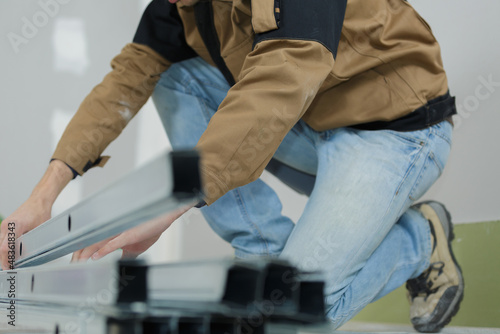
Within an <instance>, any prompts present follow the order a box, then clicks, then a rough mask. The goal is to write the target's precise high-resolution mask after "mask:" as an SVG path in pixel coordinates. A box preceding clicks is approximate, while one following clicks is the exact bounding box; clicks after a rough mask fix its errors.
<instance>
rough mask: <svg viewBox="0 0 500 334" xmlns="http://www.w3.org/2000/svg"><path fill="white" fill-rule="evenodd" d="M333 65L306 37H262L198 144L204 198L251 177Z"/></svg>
mask: <svg viewBox="0 0 500 334" xmlns="http://www.w3.org/2000/svg"><path fill="white" fill-rule="evenodd" d="M333 63H334V58H333V55H332V53H331V52H330V51H329V50H328V49H326V48H325V47H324V46H323V45H322V44H320V43H317V42H311V41H296V40H287V41H275V40H270V41H264V42H261V43H259V44H257V45H256V47H255V49H254V50H253V51H252V52H251V53H250V54H249V55H248V56H247V58H246V60H245V64H244V68H243V71H242V72H241V75H240V80H239V82H238V83H237V84H236V85H234V86H233V87H232V88H231V89H230V90H229V92H228V95H227V97H226V98H225V99H224V101H223V102H222V104H221V105H220V107H219V109H218V111H217V112H216V113H215V115H214V116H213V117H212V119H211V120H210V123H209V125H208V127H207V129H206V131H205V132H204V134H203V135H202V137H201V139H200V141H199V142H198V145H197V147H198V149H199V150H200V151H201V152H202V164H201V165H202V178H203V183H204V190H205V196H206V198H205V201H206V202H207V204H212V203H213V202H215V201H216V200H217V199H218V198H219V197H221V196H222V195H224V194H225V193H226V192H228V191H229V190H231V189H234V188H236V187H239V186H242V185H245V184H247V183H250V182H252V181H254V180H256V179H257V178H258V177H259V176H260V175H261V174H262V172H263V170H264V168H265V167H266V165H267V163H268V162H269V160H270V159H271V157H272V156H273V154H274V152H275V151H276V150H277V148H278V146H279V145H280V143H281V141H282V140H283V138H284V137H285V135H286V134H287V133H288V131H290V129H291V128H292V127H293V126H294V125H295V123H297V121H298V120H299V119H300V118H301V117H302V115H303V114H304V112H305V111H306V110H307V108H308V107H309V105H310V104H311V102H312V101H313V99H314V97H315V96H316V93H317V92H318V90H319V88H320V87H321V85H322V84H323V81H324V80H325V78H326V77H327V76H328V74H329V73H330V72H331V70H332V67H333Z"/></svg>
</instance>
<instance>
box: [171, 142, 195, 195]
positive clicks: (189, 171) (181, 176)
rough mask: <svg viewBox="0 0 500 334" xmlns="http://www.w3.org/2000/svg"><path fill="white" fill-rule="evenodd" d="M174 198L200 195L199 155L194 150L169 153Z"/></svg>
mask: <svg viewBox="0 0 500 334" xmlns="http://www.w3.org/2000/svg"><path fill="white" fill-rule="evenodd" d="M170 158H171V161H172V174H173V180H174V190H173V193H174V195H175V196H177V197H180V198H183V197H184V196H192V195H193V194H195V195H200V196H201V191H202V185H201V174H200V155H199V153H198V152H197V151H195V150H180V151H173V152H170Z"/></svg>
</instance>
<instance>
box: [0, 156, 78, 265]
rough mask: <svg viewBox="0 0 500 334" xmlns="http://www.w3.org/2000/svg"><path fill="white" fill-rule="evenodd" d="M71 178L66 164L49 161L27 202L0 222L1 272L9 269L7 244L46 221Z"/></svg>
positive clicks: (71, 174)
mask: <svg viewBox="0 0 500 334" xmlns="http://www.w3.org/2000/svg"><path fill="white" fill-rule="evenodd" d="M72 178H73V172H72V171H71V170H70V169H69V168H68V166H66V164H64V163H63V162H62V161H59V160H54V161H52V162H51V163H50V164H49V167H48V168H47V171H46V172H45V174H44V176H43V177H42V179H41V180H40V182H39V183H38V184H37V186H36V187H35V188H34V189H33V192H32V193H31V196H30V197H29V198H28V200H27V201H26V202H24V203H23V204H22V205H21V206H20V207H19V208H18V209H17V210H16V211H15V212H14V213H13V214H11V215H10V216H8V217H7V218H5V219H4V220H3V221H2V225H1V226H0V263H1V265H2V269H3V270H9V269H13V268H11V267H10V264H9V258H8V256H9V241H10V243H12V242H15V239H17V238H19V237H20V236H21V235H23V234H24V233H26V232H29V231H31V230H32V229H34V228H35V227H37V226H38V225H40V224H42V223H43V222H45V221H46V220H48V219H50V214H51V210H52V205H53V204H54V202H55V200H56V198H57V196H58V195H59V194H60V193H61V191H62V190H63V189H64V187H65V186H66V185H67V184H68V183H69V181H71V179H72ZM9 233H14V235H12V234H10V235H9ZM9 237H10V239H9ZM12 238H13V239H12Z"/></svg>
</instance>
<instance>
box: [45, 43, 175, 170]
mask: <svg viewBox="0 0 500 334" xmlns="http://www.w3.org/2000/svg"><path fill="white" fill-rule="evenodd" d="M168 66H169V62H168V61H167V60H165V59H164V58H163V57H161V56H160V55H158V54H157V53H156V52H154V51H153V50H152V49H151V48H149V47H147V46H144V45H140V44H135V43H131V44H128V45H127V46H125V47H124V48H123V50H122V52H121V53H120V54H119V55H118V56H117V57H115V58H114V59H113V60H112V62H111V67H112V69H113V70H112V71H111V72H110V73H109V74H108V75H106V76H105V77H104V79H103V81H102V82H101V83H100V84H99V85H97V86H96V87H95V88H94V89H93V90H92V91H91V92H90V94H89V95H87V97H86V98H85V99H84V100H83V102H82V104H81V105H80V107H79V108H78V111H77V112H76V114H75V115H74V116H73V118H72V119H71V121H70V123H69V124H68V126H67V127H66V130H65V131H64V133H63V135H62V137H61V139H60V140H59V143H58V145H57V147H56V150H55V152H54V154H53V156H52V159H58V160H62V161H63V162H65V163H66V164H67V165H68V166H70V167H71V168H73V170H75V171H76V172H77V173H78V174H79V175H82V174H83V173H85V172H86V171H87V170H88V169H90V168H92V167H94V166H96V165H97V166H102V165H103V164H104V163H105V162H106V160H107V158H108V157H103V158H104V159H103V158H101V153H102V152H103V151H104V149H105V148H106V147H107V146H108V145H109V144H110V143H111V142H112V141H113V140H114V139H115V138H116V137H117V136H118V135H119V134H120V133H121V131H122V130H123V129H124V128H125V126H126V125H127V123H128V122H129V121H130V120H131V119H132V118H133V117H134V116H135V115H136V113H137V111H138V110H139V109H140V108H141V107H142V106H143V105H144V103H146V101H147V100H148V98H149V97H150V95H151V94H152V92H153V89H154V87H155V85H156V82H157V81H158V79H159V75H160V74H161V73H162V72H163V71H165V70H166V69H167V67H168Z"/></svg>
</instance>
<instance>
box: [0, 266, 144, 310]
mask: <svg viewBox="0 0 500 334" xmlns="http://www.w3.org/2000/svg"><path fill="white" fill-rule="evenodd" d="M146 273H147V266H145V265H144V264H143V263H142V262H140V261H125V262H124V261H120V262H114V263H108V262H97V263H90V264H87V263H77V264H66V265H57V266H55V265H48V266H40V267H34V268H22V269H18V270H14V271H3V272H0V301H3V302H9V301H11V300H14V301H15V302H16V303H25V304H33V305H48V304H53V305H66V306H68V305H69V306H71V305H73V306H78V305H86V306H89V307H92V308H95V307H104V306H110V305H128V304H130V303H135V302H138V303H140V302H142V303H145V302H146V300H147V284H146ZM11 282H14V284H15V288H14V289H12V284H11ZM12 292H13V293H12Z"/></svg>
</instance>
